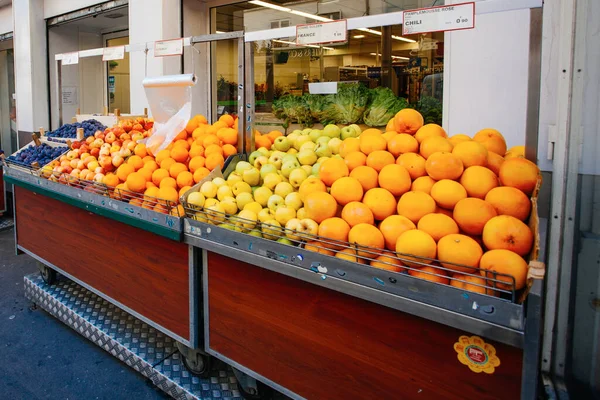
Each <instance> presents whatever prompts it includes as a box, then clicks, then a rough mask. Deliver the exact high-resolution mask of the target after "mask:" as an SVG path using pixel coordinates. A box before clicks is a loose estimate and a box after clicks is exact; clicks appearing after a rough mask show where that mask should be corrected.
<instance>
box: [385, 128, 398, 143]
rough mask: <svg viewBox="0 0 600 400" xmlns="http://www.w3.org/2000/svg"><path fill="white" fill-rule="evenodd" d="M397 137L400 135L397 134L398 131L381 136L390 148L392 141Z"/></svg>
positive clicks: (387, 132)
mask: <svg viewBox="0 0 600 400" xmlns="http://www.w3.org/2000/svg"><path fill="white" fill-rule="evenodd" d="M396 135H398V132H396V131H386V132H385V133H383V134H382V135H381V137H382V138H384V139H385V141H386V142H387V143H388V146H389V144H390V140H391V139H392V138H393V137H394V136H396Z"/></svg>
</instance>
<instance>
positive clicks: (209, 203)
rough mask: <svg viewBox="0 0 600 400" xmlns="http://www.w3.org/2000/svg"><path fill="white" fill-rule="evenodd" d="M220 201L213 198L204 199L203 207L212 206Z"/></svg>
mask: <svg viewBox="0 0 600 400" xmlns="http://www.w3.org/2000/svg"><path fill="white" fill-rule="evenodd" d="M219 203H221V202H220V201H219V200H217V199H215V198H214V197H213V198H208V199H206V201H205V202H204V208H208V207H210V206H214V205H215V204H219Z"/></svg>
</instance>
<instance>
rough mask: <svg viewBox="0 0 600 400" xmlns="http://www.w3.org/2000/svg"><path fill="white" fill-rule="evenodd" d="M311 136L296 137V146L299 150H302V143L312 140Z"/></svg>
mask: <svg viewBox="0 0 600 400" xmlns="http://www.w3.org/2000/svg"><path fill="white" fill-rule="evenodd" d="M310 141H311V140H310V136H298V139H296V141H295V142H294V148H295V149H296V150H298V151H300V147H302V145H303V144H304V143H307V142H310Z"/></svg>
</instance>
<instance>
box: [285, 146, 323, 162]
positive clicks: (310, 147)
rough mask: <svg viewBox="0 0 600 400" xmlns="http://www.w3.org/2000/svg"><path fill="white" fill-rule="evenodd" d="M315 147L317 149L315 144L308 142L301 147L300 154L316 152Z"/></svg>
mask: <svg viewBox="0 0 600 400" xmlns="http://www.w3.org/2000/svg"><path fill="white" fill-rule="evenodd" d="M315 147H317V145H316V144H315V143H313V142H306V143H304V144H303V145H302V146H300V150H299V151H298V154H299V153H300V152H301V151H303V150H314V149H315ZM283 162H285V160H283Z"/></svg>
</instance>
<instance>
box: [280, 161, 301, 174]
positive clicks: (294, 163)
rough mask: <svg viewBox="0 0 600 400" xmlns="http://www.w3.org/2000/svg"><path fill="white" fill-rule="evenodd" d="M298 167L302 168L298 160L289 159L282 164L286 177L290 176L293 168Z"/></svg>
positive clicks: (282, 170)
mask: <svg viewBox="0 0 600 400" xmlns="http://www.w3.org/2000/svg"><path fill="white" fill-rule="evenodd" d="M296 168H300V163H299V162H298V160H293V161H287V162H284V163H283V165H282V166H281V173H282V174H283V176H285V177H286V178H289V176H290V173H291V172H292V171H293V170H295V169H296Z"/></svg>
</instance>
